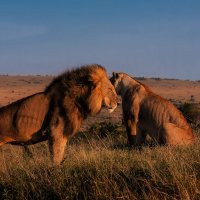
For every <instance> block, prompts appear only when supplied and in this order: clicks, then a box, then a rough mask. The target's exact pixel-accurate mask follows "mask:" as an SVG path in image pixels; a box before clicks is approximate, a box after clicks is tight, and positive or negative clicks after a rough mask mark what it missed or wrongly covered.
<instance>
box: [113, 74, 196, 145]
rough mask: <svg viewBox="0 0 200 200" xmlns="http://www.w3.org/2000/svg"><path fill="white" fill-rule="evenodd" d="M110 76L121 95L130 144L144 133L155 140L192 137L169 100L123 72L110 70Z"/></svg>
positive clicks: (178, 141) (167, 141)
mask: <svg viewBox="0 0 200 200" xmlns="http://www.w3.org/2000/svg"><path fill="white" fill-rule="evenodd" d="M110 80H111V82H112V84H113V85H114V87H115V89H116V92H117V93H118V94H119V95H121V97H122V108H123V116H124V122H125V125H126V130H127V134H128V141H129V143H130V145H134V146H138V145H141V144H142V143H143V142H144V141H145V138H146V136H147V134H149V135H150V137H151V138H153V139H154V140H155V141H156V142H157V143H159V144H172V145H176V144H189V143H191V142H193V141H194V135H193V133H192V130H191V128H190V126H189V125H188V123H187V122H186V120H185V118H184V117H183V115H182V113H181V112H180V111H179V110H178V109H177V108H176V107H175V106H174V105H173V104H172V103H170V102H169V101H167V100H166V99H163V98H162V97H160V96H159V95H157V94H155V93H153V92H152V91H151V90H150V89H149V88H148V87H147V86H146V85H144V84H142V83H140V82H139V81H136V80H135V79H133V78H132V77H130V76H129V75H127V74H125V73H115V72H113V76H112V78H111V79H110Z"/></svg>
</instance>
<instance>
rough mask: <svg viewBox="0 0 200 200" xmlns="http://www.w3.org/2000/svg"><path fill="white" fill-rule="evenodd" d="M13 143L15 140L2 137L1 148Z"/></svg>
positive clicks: (0, 138)
mask: <svg viewBox="0 0 200 200" xmlns="http://www.w3.org/2000/svg"><path fill="white" fill-rule="evenodd" d="M13 141H15V140H14V139H13V138H10V137H1V136H0V146H2V145H4V144H6V143H9V142H13Z"/></svg>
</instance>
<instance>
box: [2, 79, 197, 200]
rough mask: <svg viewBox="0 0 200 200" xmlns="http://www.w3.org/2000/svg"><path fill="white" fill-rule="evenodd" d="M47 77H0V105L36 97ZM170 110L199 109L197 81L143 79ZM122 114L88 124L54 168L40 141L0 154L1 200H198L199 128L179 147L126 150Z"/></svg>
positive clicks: (117, 112)
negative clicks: (192, 105) (189, 105)
mask: <svg viewBox="0 0 200 200" xmlns="http://www.w3.org/2000/svg"><path fill="white" fill-rule="evenodd" d="M51 80H52V77H51V76H45V77H43V76H14V77H11V76H0V94H1V95H0V105H1V106H3V105H6V104H8V103H10V102H13V101H15V100H17V99H19V98H22V97H25V96H28V95H31V94H33V93H36V92H40V91H42V90H43V89H44V88H45V86H46V85H47V84H48V83H49V82H50V81H51ZM139 80H140V81H141V82H143V83H144V84H147V85H148V86H149V87H150V88H152V90H153V91H155V92H156V93H158V94H160V95H161V96H163V97H165V98H167V99H170V100H172V101H173V102H176V103H180V102H182V103H184V102H191V103H200V82H198V81H182V80H169V79H144V78H139ZM121 115H122V114H121V108H120V107H119V108H117V110H115V111H114V112H113V113H112V114H107V113H106V111H105V110H102V112H101V113H100V114H99V115H98V116H97V117H95V118H91V117H90V118H88V119H87V120H86V121H85V123H84V124H83V126H82V128H81V130H80V132H79V133H78V134H77V135H76V136H75V137H74V138H72V139H71V140H70V141H69V144H68V146H67V148H66V152H65V160H64V162H63V163H62V165H61V166H60V167H57V168H53V167H52V165H51V162H50V159H49V152H48V147H47V144H46V142H44V143H41V144H37V145H34V146H31V147H30V149H31V152H32V153H33V158H29V157H28V156H27V155H26V153H25V152H24V151H23V149H22V148H21V147H17V146H11V145H4V146H2V147H1V148H0V199H183V200H185V199H200V137H199V135H200V128H199V126H196V125H195V124H193V123H192V124H191V125H192V128H193V130H194V132H195V135H196V136H197V141H196V143H195V144H193V145H190V146H186V147H170V146H168V147H152V143H151V141H148V142H147V144H146V145H145V146H144V147H143V149H142V150H141V151H136V150H130V149H129V148H128V147H127V141H126V133H125V129H124V127H123V125H122V123H121Z"/></svg>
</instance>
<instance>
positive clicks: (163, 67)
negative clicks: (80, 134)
mask: <svg viewBox="0 0 200 200" xmlns="http://www.w3.org/2000/svg"><path fill="white" fill-rule="evenodd" d="M90 63H98V64H101V65H104V66H105V67H106V68H107V69H108V72H109V73H111V72H112V71H125V72H127V73H130V74H131V75H134V76H145V77H167V78H179V79H191V80H200V1H199V0H59V1H55V0H34V1H33V0H17V1H16V0H6V1H0V74H58V73H61V72H62V71H64V70H65V69H66V68H71V67H76V66H80V65H83V64H90Z"/></svg>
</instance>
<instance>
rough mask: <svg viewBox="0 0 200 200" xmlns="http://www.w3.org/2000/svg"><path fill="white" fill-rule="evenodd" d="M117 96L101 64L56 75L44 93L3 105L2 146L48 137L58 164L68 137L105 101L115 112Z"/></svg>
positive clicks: (37, 140) (54, 158)
mask: <svg viewBox="0 0 200 200" xmlns="http://www.w3.org/2000/svg"><path fill="white" fill-rule="evenodd" d="M117 102H118V96H117V94H116V92H115V89H114V87H113V85H112V84H111V82H110V81H109V79H108V76H107V74H106V70H105V69H104V68H103V67H102V66H100V65H89V66H83V67H81V68H78V69H75V70H71V71H68V72H65V73H63V74H61V75H60V76H58V77H57V78H55V79H54V80H53V81H52V83H51V84H50V85H49V86H48V87H47V88H46V90H45V91H44V92H41V93H37V94H34V95H32V96H29V97H26V98H24V99H21V100H19V101H17V102H14V103H12V104H10V105H8V106H5V107H2V108H0V145H3V144H5V143H12V144H21V145H26V144H35V143H37V142H41V141H44V140H47V139H48V140H49V147H50V152H51V153H52V159H53V161H54V163H55V164H59V163H60V162H61V161H62V158H63V154H64V149H65V145H66V142H67V140H68V138H69V136H72V135H73V134H75V133H76V132H77V131H78V129H79V128H80V126H81V123H82V121H83V120H84V119H85V118H86V117H87V116H88V115H96V114H97V113H98V112H99V111H100V109H101V107H102V104H105V106H106V107H107V108H108V110H109V111H112V110H114V109H115V108H116V106H117Z"/></svg>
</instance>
